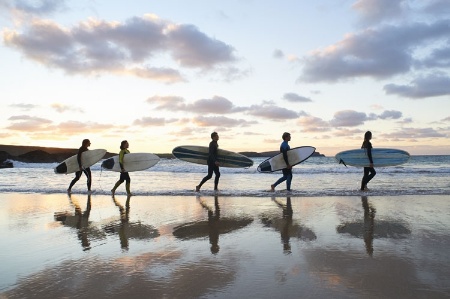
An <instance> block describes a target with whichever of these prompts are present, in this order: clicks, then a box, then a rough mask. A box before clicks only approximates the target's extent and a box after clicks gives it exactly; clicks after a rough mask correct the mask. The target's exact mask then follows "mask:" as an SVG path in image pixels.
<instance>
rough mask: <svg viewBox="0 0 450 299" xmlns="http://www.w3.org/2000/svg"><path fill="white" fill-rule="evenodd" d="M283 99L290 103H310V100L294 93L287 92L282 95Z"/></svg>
mask: <svg viewBox="0 0 450 299" xmlns="http://www.w3.org/2000/svg"><path fill="white" fill-rule="evenodd" d="M283 99H284V100H286V101H288V102H292V103H306V102H312V100H311V99H310V98H306V97H303V96H300V95H298V94H296V93H294V92H288V93H285V94H284V95H283Z"/></svg>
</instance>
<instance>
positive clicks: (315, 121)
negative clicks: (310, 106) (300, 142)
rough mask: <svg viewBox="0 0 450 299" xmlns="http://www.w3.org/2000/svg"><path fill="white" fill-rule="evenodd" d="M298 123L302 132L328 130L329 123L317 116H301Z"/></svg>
mask: <svg viewBox="0 0 450 299" xmlns="http://www.w3.org/2000/svg"><path fill="white" fill-rule="evenodd" d="M298 124H299V125H300V126H301V127H302V131H303V132H307V133H311V132H320V133H321V132H326V131H329V130H330V123H329V122H327V121H324V120H323V119H321V118H319V117H314V116H309V115H308V116H302V117H300V118H299V120H298Z"/></svg>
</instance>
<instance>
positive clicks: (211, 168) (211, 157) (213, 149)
mask: <svg viewBox="0 0 450 299" xmlns="http://www.w3.org/2000/svg"><path fill="white" fill-rule="evenodd" d="M218 149H219V145H218V144H217V141H215V140H213V141H211V142H210V143H209V152H208V175H207V176H205V177H204V178H203V179H202V181H201V182H200V184H199V185H198V188H200V187H201V186H202V185H203V184H204V183H205V182H206V181H207V180H209V179H210V178H212V174H213V172H214V174H215V175H216V176H215V178H214V190H217V186H218V185H219V178H220V171H219V166H217V165H216V162H217V150H218Z"/></svg>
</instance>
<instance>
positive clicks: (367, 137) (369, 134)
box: [364, 131, 372, 140]
mask: <svg viewBox="0 0 450 299" xmlns="http://www.w3.org/2000/svg"><path fill="white" fill-rule="evenodd" d="M370 139H372V132H370V131H367V132H366V133H365V134H364V140H370Z"/></svg>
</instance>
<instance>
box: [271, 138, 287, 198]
mask: <svg viewBox="0 0 450 299" xmlns="http://www.w3.org/2000/svg"><path fill="white" fill-rule="evenodd" d="M281 137H282V138H283V142H282V143H281V145H280V153H282V154H283V159H284V162H286V168H283V169H282V172H283V176H282V177H281V178H279V179H278V181H276V182H275V183H274V184H273V185H270V190H271V191H272V192H273V191H275V187H276V186H278V185H279V184H280V183H282V182H284V181H286V189H287V191H291V182H292V166H291V165H290V164H289V161H288V156H287V151H288V150H290V149H291V147H290V146H289V141H291V134H289V133H288V132H284V133H283V136H281Z"/></svg>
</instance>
